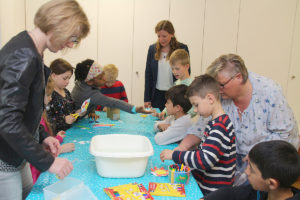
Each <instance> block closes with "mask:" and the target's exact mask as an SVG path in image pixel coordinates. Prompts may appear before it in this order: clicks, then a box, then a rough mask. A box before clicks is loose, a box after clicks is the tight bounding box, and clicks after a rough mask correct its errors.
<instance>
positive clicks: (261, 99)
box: [179, 54, 299, 185]
mask: <svg viewBox="0 0 300 200" xmlns="http://www.w3.org/2000/svg"><path fill="white" fill-rule="evenodd" d="M206 73H208V74H209V75H211V76H212V77H214V78H215V79H216V80H217V81H218V82H219V85H220V94H221V97H222V99H221V103H222V107H223V109H224V111H225V112H226V114H228V116H229V117H230V119H231V121H232V123H233V126H234V129H235V134H236V146H237V147H236V149H237V158H236V159H237V162H236V163H237V173H238V175H240V176H237V177H236V178H235V185H240V184H243V183H244V181H245V180H247V179H244V178H243V176H241V175H242V174H243V172H244V170H245V168H246V165H247V164H246V162H244V161H245V160H246V158H247V155H248V153H249V151H250V149H251V148H252V147H253V146H254V145H255V144H257V143H260V142H262V141H268V140H285V141H287V142H289V143H291V144H293V145H294V146H295V147H296V148H297V149H298V146H299V138H298V137H299V136H298V125H297V122H296V120H295V118H294V114H293V111H292V110H291V108H290V106H289V105H288V102H287V100H286V98H285V97H284V95H283V92H282V89H281V87H280V86H279V85H278V84H277V83H275V82H274V81H273V80H271V79H269V78H266V77H263V76H261V75H258V74H256V73H253V72H248V70H247V68H246V65H245V63H244V61H243V59H242V58H241V57H240V56H238V55H236V54H226V55H221V56H220V57H218V58H217V59H215V61H214V62H212V64H211V65H210V66H209V67H208V68H207V71H206ZM200 123H201V122H200ZM202 127H205V124H203V123H202ZM201 134H202V133H201V131H197V130H194V131H193V133H191V134H189V135H188V136H187V137H186V138H185V139H184V140H183V141H182V143H181V144H180V145H179V146H180V147H179V148H180V149H181V148H183V149H184V148H189V147H191V146H193V145H195V144H197V143H199V142H200V138H199V136H200V135H201ZM239 177H240V179H239Z"/></svg>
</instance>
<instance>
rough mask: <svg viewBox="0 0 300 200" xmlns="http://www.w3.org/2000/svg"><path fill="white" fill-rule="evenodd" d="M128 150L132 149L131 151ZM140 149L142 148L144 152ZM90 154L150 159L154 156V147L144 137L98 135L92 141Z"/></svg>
mask: <svg viewBox="0 0 300 200" xmlns="http://www.w3.org/2000/svg"><path fill="white" fill-rule="evenodd" d="M99 144H100V145H99ZM101 145H102V146H106V147H104V148H103V149H101V147H99V146H101ZM128 148H129V149H131V151H129V150H128ZM139 148H142V150H141V149H139ZM126 150H128V151H126ZM90 153H91V154H92V155H93V156H100V157H110V158H139V157H149V156H152V155H153V146H152V143H151V142H150V140H149V139H148V138H147V137H146V136H142V135H130V134H107V135H97V136H94V137H93V138H92V140H91V143H90Z"/></svg>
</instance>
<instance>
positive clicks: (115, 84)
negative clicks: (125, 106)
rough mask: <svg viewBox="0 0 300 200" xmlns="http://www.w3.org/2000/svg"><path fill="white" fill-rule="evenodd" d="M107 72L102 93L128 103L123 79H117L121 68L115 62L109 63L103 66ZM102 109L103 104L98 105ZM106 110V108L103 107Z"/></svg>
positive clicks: (98, 108)
mask: <svg viewBox="0 0 300 200" xmlns="http://www.w3.org/2000/svg"><path fill="white" fill-rule="evenodd" d="M103 71H104V73H105V85H104V86H102V87H101V93H102V94H104V95H105V96H108V97H112V98H115V99H120V100H123V101H125V102H127V103H128V99H127V94H126V91H125V87H124V85H123V83H122V82H121V81H118V80H117V77H118V74H119V70H118V68H117V67H116V66H115V65H114V64H108V65H105V66H104V67H103ZM97 110H98V111H100V110H101V106H97ZM103 111H105V108H103Z"/></svg>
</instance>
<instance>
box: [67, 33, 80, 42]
mask: <svg viewBox="0 0 300 200" xmlns="http://www.w3.org/2000/svg"><path fill="white" fill-rule="evenodd" d="M69 42H73V43H75V44H77V43H78V42H79V40H78V37H77V36H75V35H73V36H71V38H70V39H69Z"/></svg>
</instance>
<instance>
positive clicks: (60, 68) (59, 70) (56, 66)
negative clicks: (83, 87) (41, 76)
mask: <svg viewBox="0 0 300 200" xmlns="http://www.w3.org/2000/svg"><path fill="white" fill-rule="evenodd" d="M50 69H51V73H54V74H56V75H60V74H63V73H65V72H68V71H70V72H71V73H72V74H73V67H72V65H71V64H70V63H69V62H68V61H66V60H64V59H62V58H58V59H55V60H53V61H52V62H51V64H50Z"/></svg>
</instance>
